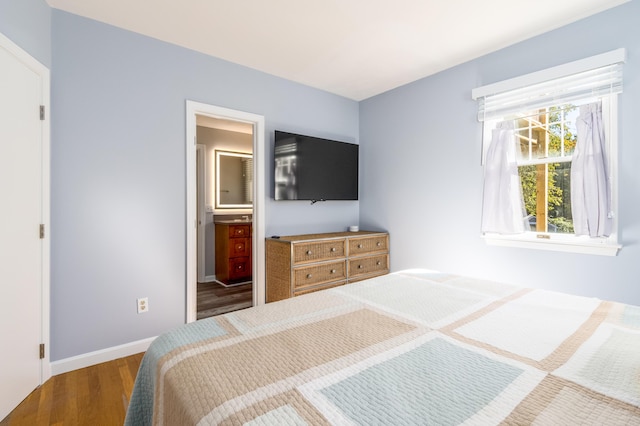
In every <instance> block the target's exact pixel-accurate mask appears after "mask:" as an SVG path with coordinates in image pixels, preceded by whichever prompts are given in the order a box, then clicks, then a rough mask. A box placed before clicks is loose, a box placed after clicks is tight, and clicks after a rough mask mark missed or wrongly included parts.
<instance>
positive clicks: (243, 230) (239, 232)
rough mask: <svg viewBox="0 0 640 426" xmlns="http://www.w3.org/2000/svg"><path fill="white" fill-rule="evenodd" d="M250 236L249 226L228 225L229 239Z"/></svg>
mask: <svg viewBox="0 0 640 426" xmlns="http://www.w3.org/2000/svg"><path fill="white" fill-rule="evenodd" d="M250 236H251V225H229V238H236V237H250Z"/></svg>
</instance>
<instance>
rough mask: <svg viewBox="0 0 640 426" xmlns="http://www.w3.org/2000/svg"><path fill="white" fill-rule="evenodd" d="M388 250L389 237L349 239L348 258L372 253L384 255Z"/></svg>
mask: <svg viewBox="0 0 640 426" xmlns="http://www.w3.org/2000/svg"><path fill="white" fill-rule="evenodd" d="M388 250H389V236H388V235H377V236H373V237H362V238H350V239H349V256H350V257H353V256H360V255H366V254H373V253H384V252H387V251H388Z"/></svg>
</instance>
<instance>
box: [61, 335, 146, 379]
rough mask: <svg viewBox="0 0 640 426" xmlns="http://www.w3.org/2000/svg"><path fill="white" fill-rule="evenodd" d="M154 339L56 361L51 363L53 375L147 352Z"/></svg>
mask: <svg viewBox="0 0 640 426" xmlns="http://www.w3.org/2000/svg"><path fill="white" fill-rule="evenodd" d="M154 339H155V337H149V338H147V339H143V340H138V341H136V342H131V343H125V344H124V345H119V346H113V347H111V348H106V349H100V350H99V351H94V352H89V353H86V354H82V355H76V356H72V357H69V358H65V359H61V360H59V361H54V362H52V363H51V373H52V374H53V375H54V376H57V375H58V374H63V373H67V372H69V371H73V370H78V369H80V368H85V367H90V366H92V365H96V364H100V363H102V362H107V361H113V360H114V359H118V358H123V357H125V356H129V355H135V354H139V353H140V352H145V351H146V350H147V349H148V348H149V345H150V344H151V342H153V340H154Z"/></svg>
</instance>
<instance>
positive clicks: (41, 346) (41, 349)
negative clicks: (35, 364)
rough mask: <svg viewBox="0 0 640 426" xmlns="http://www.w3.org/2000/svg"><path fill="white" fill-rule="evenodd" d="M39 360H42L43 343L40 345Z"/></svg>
mask: <svg viewBox="0 0 640 426" xmlns="http://www.w3.org/2000/svg"><path fill="white" fill-rule="evenodd" d="M40 359H44V343H40Z"/></svg>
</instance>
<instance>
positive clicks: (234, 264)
mask: <svg viewBox="0 0 640 426" xmlns="http://www.w3.org/2000/svg"><path fill="white" fill-rule="evenodd" d="M250 276H251V259H250V258H248V257H236V258H233V259H229V280H238V279H242V278H249V277H250Z"/></svg>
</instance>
